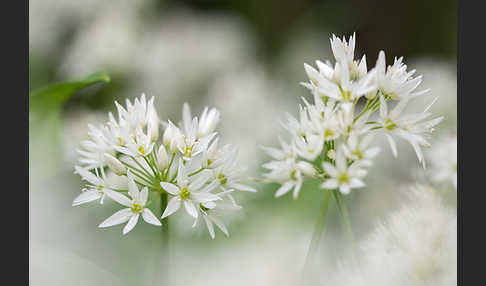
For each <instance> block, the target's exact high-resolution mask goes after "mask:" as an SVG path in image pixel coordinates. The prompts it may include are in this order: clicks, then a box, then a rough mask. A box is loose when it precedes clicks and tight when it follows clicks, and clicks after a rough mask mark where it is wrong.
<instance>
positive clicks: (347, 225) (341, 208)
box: [333, 190, 354, 246]
mask: <svg viewBox="0 0 486 286" xmlns="http://www.w3.org/2000/svg"><path fill="white" fill-rule="evenodd" d="M333 194H334V198H336V202H337V206H338V210H339V212H340V213H341V217H342V218H343V224H344V228H345V231H346V235H347V237H348V240H349V242H350V243H351V245H352V246H354V235H353V228H352V227H351V219H350V218H349V212H348V209H347V207H346V204H345V203H344V198H343V197H342V194H341V192H339V191H338V190H334V191H333Z"/></svg>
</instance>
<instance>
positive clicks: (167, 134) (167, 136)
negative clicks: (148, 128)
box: [162, 121, 176, 146]
mask: <svg viewBox="0 0 486 286" xmlns="http://www.w3.org/2000/svg"><path fill="white" fill-rule="evenodd" d="M175 128H176V127H175V126H174V125H173V124H172V122H170V121H169V124H167V128H165V131H164V135H163V138H162V143H163V144H164V145H165V146H169V145H170V143H171V141H172V138H173V137H174V135H175Z"/></svg>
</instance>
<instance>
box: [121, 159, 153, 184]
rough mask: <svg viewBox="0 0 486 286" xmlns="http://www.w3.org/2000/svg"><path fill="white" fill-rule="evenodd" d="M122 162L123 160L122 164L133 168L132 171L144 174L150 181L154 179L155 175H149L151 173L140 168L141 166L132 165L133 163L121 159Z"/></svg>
mask: <svg viewBox="0 0 486 286" xmlns="http://www.w3.org/2000/svg"><path fill="white" fill-rule="evenodd" d="M121 162H122V164H123V165H125V166H126V167H128V168H129V169H131V170H130V171H135V172H138V174H139V175H142V176H144V178H145V179H146V180H148V181H151V180H153V177H152V176H149V175H148V174H147V173H146V172H144V171H142V170H140V169H139V168H137V167H135V166H133V165H131V164H128V163H126V162H123V161H121Z"/></svg>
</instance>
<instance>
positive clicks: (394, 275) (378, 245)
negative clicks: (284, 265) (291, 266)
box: [322, 186, 457, 286]
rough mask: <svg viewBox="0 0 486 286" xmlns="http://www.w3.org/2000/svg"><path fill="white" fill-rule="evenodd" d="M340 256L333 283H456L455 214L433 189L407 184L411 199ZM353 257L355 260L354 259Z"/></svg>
mask: <svg viewBox="0 0 486 286" xmlns="http://www.w3.org/2000/svg"><path fill="white" fill-rule="evenodd" d="M360 246H361V251H360V252H359V253H358V254H357V255H354V256H353V257H348V258H346V259H342V262H341V265H340V266H341V267H340V269H339V271H338V272H337V273H334V275H331V276H326V277H322V279H323V280H324V281H327V282H326V283H328V282H329V281H330V282H329V283H330V284H332V285H346V286H360V285H363V286H364V285H377V286H381V285H404V286H405V285H407V286H408V285H456V283H457V216H456V213H455V211H454V209H453V208H451V207H449V206H446V205H444V203H443V202H442V201H441V198H440V197H439V196H438V195H437V194H436V193H435V190H434V189H432V188H430V187H426V186H417V187H414V188H412V189H411V192H410V201H409V202H408V203H406V204H405V205H404V206H403V207H402V208H401V209H400V210H398V211H396V212H394V213H392V214H391V215H390V216H389V217H388V218H387V219H386V221H384V222H382V223H380V224H379V225H378V226H377V227H376V229H375V230H374V231H373V232H372V233H371V234H370V235H368V237H367V238H366V239H365V240H363V241H362V242H361V244H360ZM356 258H357V259H358V260H357V261H356V260H354V259H356Z"/></svg>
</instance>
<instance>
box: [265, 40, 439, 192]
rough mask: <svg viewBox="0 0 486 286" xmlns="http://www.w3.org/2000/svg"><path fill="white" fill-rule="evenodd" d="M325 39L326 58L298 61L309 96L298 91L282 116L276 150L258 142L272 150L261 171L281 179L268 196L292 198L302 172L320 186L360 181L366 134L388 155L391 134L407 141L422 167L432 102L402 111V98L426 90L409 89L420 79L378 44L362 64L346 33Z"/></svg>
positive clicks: (371, 151) (371, 154)
mask: <svg viewBox="0 0 486 286" xmlns="http://www.w3.org/2000/svg"><path fill="white" fill-rule="evenodd" d="M330 42H331V49H332V52H333V55H334V59H335V62H334V63H331V62H330V61H325V62H323V61H319V60H318V61H316V65H317V69H316V68H314V67H312V66H310V65H308V64H304V69H305V72H306V74H307V76H308V78H309V81H308V82H305V83H301V84H302V85H303V86H304V87H306V88H307V89H308V90H309V91H310V92H311V94H312V96H313V102H312V103H310V102H308V101H307V100H306V99H305V98H304V99H303V101H304V105H299V117H298V118H295V117H293V116H292V115H289V114H288V115H287V116H286V119H287V120H286V121H285V122H284V123H283V124H282V125H283V127H284V128H285V129H286V130H287V131H288V133H290V138H289V141H284V140H282V139H280V141H281V142H280V145H281V148H280V149H277V148H270V147H264V149H263V150H264V151H265V152H266V153H267V154H268V155H269V156H270V157H272V160H271V161H270V162H268V163H265V164H263V167H264V168H265V169H267V170H269V172H268V173H267V174H265V175H264V178H265V180H266V181H268V182H275V183H279V184H280V185H281V186H280V187H279V189H278V190H277V192H276V196H281V195H283V194H285V193H287V192H289V191H290V190H292V189H293V190H294V192H293V194H294V198H297V196H298V193H299V191H300V188H301V186H302V184H303V182H304V181H305V180H306V179H319V180H321V181H322V182H321V188H323V189H331V190H340V192H341V193H343V194H348V193H349V192H350V190H351V189H355V188H361V187H363V186H365V183H364V179H365V177H366V175H367V173H368V171H367V169H368V168H369V167H370V166H372V165H373V160H374V159H375V157H376V155H377V154H378V153H379V148H378V147H377V146H376V145H374V144H373V140H374V139H375V138H378V136H377V135H380V134H381V135H385V138H387V140H388V141H389V144H390V146H391V150H392V153H393V155H394V156H395V157H396V156H397V154H398V152H397V147H396V142H395V138H401V139H404V140H406V141H408V142H409V143H410V145H412V148H413V149H414V151H415V153H416V154H417V157H418V160H419V162H420V163H422V164H423V167H424V168H425V159H424V156H423V153H422V147H428V146H429V145H430V144H429V143H428V141H427V139H428V137H429V136H430V134H431V133H432V131H433V128H434V126H436V125H437V124H438V123H439V122H440V121H441V120H442V117H438V118H433V119H429V117H430V116H431V113H430V112H428V110H429V108H430V106H431V105H432V104H433V103H434V102H432V104H430V105H429V107H427V108H426V109H425V110H424V111H423V112H421V113H415V114H411V113H407V112H406V107H407V104H408V103H409V102H410V101H412V100H414V99H415V98H418V97H419V96H421V95H423V94H425V93H426V92H427V90H423V91H416V89H417V88H418V86H419V85H420V83H421V81H422V78H421V76H418V77H415V78H413V77H412V75H414V74H415V70H412V71H407V66H406V65H405V64H404V63H403V58H399V59H395V62H394V64H393V65H391V66H388V67H387V66H386V62H385V54H384V52H383V51H380V53H379V56H378V60H377V63H376V66H375V67H373V68H371V69H369V70H368V66H367V63H366V56H363V57H362V58H361V60H356V59H355V58H354V52H355V48H356V36H355V35H354V34H353V36H351V37H350V38H349V40H346V38H343V39H339V38H337V37H336V36H334V35H333V36H332V38H331V39H330ZM389 110H390V111H389ZM377 111H378V112H377ZM302 166H305V167H304V169H305V170H306V171H305V172H304V169H302Z"/></svg>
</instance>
